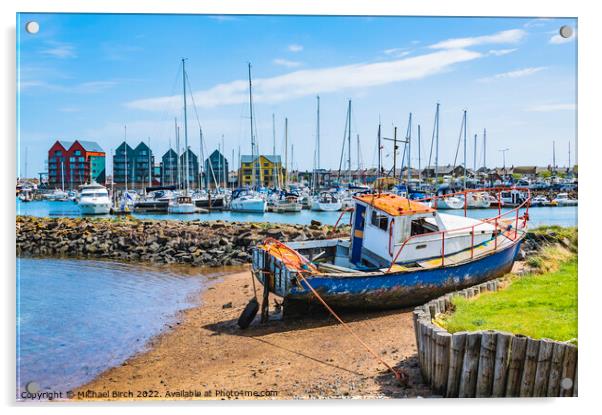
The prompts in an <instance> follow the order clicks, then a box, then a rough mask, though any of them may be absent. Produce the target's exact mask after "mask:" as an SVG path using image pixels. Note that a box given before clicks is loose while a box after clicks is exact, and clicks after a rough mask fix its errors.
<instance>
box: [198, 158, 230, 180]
mask: <svg viewBox="0 0 602 415" xmlns="http://www.w3.org/2000/svg"><path fill="white" fill-rule="evenodd" d="M203 169H204V184H205V187H206V188H210V187H214V188H215V187H216V184H217V186H218V187H226V186H227V184H226V182H227V181H228V172H229V171H230V170H229V167H228V160H227V159H226V157H224V155H223V154H222V153H220V152H219V151H217V150H215V151H214V152H213V153H211V155H210V156H209V157H207V159H206V160H205V162H204V166H203Z"/></svg>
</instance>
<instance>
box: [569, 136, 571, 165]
mask: <svg viewBox="0 0 602 415" xmlns="http://www.w3.org/2000/svg"><path fill="white" fill-rule="evenodd" d="M570 169H571V141H570V140H569V170H570Z"/></svg>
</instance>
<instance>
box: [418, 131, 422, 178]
mask: <svg viewBox="0 0 602 415" xmlns="http://www.w3.org/2000/svg"><path fill="white" fill-rule="evenodd" d="M418 183H422V166H421V160H420V124H418Z"/></svg>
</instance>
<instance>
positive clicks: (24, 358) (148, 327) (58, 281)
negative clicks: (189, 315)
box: [17, 258, 220, 398]
mask: <svg viewBox="0 0 602 415" xmlns="http://www.w3.org/2000/svg"><path fill="white" fill-rule="evenodd" d="M219 275H220V274H219V273H213V274H200V271H199V269H198V268H197V269H193V268H190V267H186V268H181V269H179V268H174V267H166V266H164V267H160V266H157V265H154V266H152V267H151V266H143V265H130V264H123V263H117V262H109V261H90V260H76V259H34V258H17V397H18V398H19V397H20V396H21V393H22V392H23V391H24V388H25V386H26V385H27V384H28V383H29V382H35V383H36V384H37V385H39V387H40V391H41V392H43V391H53V392H60V391H62V392H63V393H65V392H66V391H68V390H71V389H72V388H74V387H77V386H79V385H82V384H84V383H86V382H88V381H90V380H92V379H93V378H94V377H95V376H97V375H98V374H99V373H101V372H102V371H104V370H106V369H108V368H110V367H113V366H115V365H119V364H121V363H122V362H123V361H124V360H126V359H127V358H128V357H130V356H132V355H133V354H135V353H137V352H140V351H142V350H144V348H145V345H146V344H147V341H148V340H149V339H150V338H151V337H153V336H155V335H157V334H158V333H159V332H160V331H161V330H162V329H164V328H165V327H166V325H167V324H172V323H174V321H175V320H176V318H177V314H178V312H179V311H181V310H184V309H186V308H189V307H192V306H194V305H196V304H197V303H198V294H199V293H200V292H201V291H202V290H203V289H204V288H205V287H207V286H208V285H209V284H210V283H211V280H212V279H216V278H218V277H219Z"/></svg>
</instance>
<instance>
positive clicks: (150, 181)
mask: <svg viewBox="0 0 602 415" xmlns="http://www.w3.org/2000/svg"><path fill="white" fill-rule="evenodd" d="M150 148H151V146H150V137H148V187H152V185H153V175H152V166H151V149H150Z"/></svg>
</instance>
